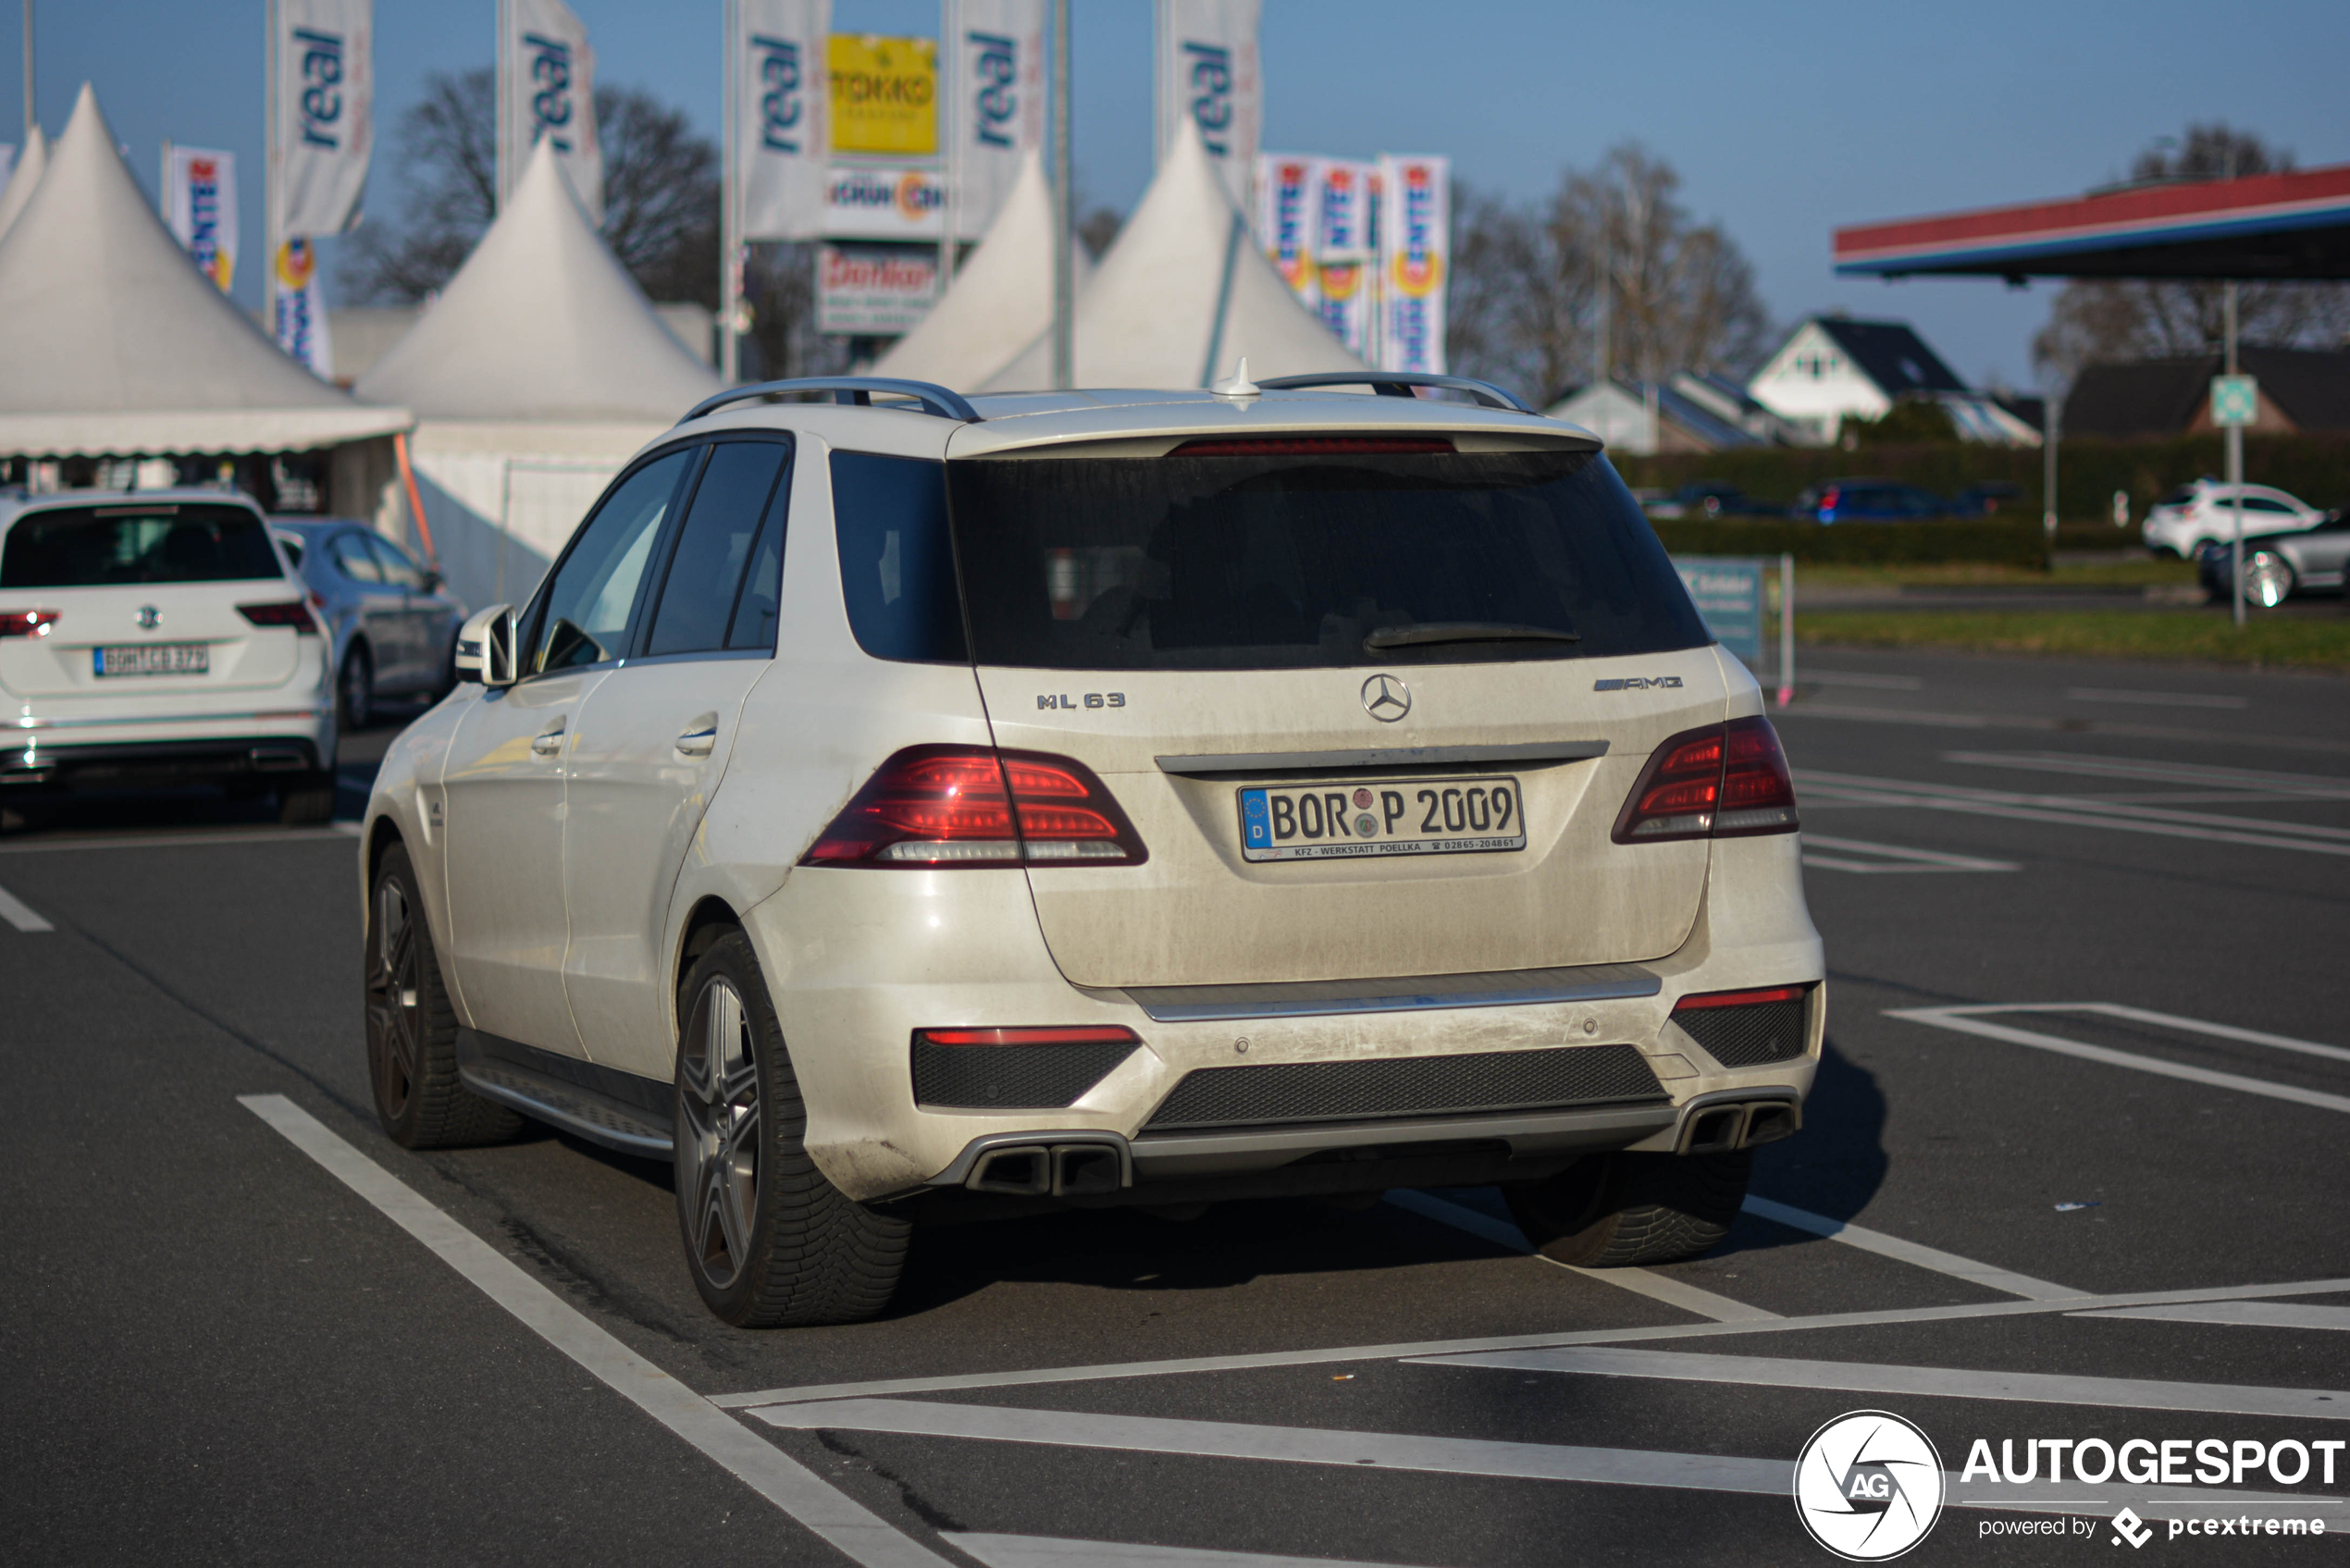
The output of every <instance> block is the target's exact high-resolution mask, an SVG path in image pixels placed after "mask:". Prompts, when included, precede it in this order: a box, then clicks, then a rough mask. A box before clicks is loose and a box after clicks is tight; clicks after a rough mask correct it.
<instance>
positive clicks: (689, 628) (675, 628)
mask: <svg viewBox="0 0 2350 1568" xmlns="http://www.w3.org/2000/svg"><path fill="white" fill-rule="evenodd" d="M790 457H791V449H790V448H789V447H786V446H785V445H784V444H783V443H782V442H780V441H721V442H719V443H717V444H716V445H715V446H714V447H712V448H711V453H710V463H709V465H708V466H707V467H705V468H703V470H702V475H701V483H700V484H699V485H697V486H696V487H695V488H694V500H693V504H692V506H691V507H690V508H688V510H687V511H686V525H685V526H684V527H683V528H681V529H679V530H678V534H677V548H676V549H675V550H674V551H672V552H671V554H670V558H669V574H668V575H667V576H666V577H665V578H663V579H662V586H661V603H660V606H659V608H657V609H656V610H655V611H653V629H652V636H651V637H650V638H649V640H648V641H647V643H646V645H645V651H646V653H648V654H657V653H700V652H704V651H707V650H710V649H714V648H724V647H726V646H727V643H726V627H727V623H728V622H729V621H731V620H732V619H733V616H734V613H735V599H736V595H737V593H738V592H739V591H740V589H741V587H742V585H743V567H744V564H745V563H746V562H748V561H749V559H750V556H751V547H752V544H753V543H754V542H755V541H756V540H757V538H758V537H759V534H760V525H761V521H762V520H763V519H764V518H765V517H766V515H767V512H768V508H769V504H770V501H771V499H773V498H774V497H776V496H777V495H778V494H779V492H780V490H781V488H782V487H781V486H780V484H779V483H778V481H780V480H781V479H782V478H783V475H784V471H785V467H786V466H787V465H788V462H789V459H790Z"/></svg>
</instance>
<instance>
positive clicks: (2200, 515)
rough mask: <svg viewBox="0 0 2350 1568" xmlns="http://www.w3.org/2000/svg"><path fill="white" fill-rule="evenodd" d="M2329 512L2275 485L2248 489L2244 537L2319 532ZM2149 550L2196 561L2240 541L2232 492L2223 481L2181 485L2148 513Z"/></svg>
mask: <svg viewBox="0 0 2350 1568" xmlns="http://www.w3.org/2000/svg"><path fill="white" fill-rule="evenodd" d="M2326 516H2327V513H2326V512H2323V511H2321V510H2319V508H2317V507H2314V506H2311V505H2310V504H2309V503H2308V502H2307V501H2305V500H2301V499H2300V498H2299V497H2297V496H2294V495H2291V494H2289V493H2287V492H2286V491H2283V490H2280V489H2278V488H2276V487H2274V486H2273V485H2246V486H2245V487H2244V531H2245V534H2247V535H2250V534H2277V533H2283V532H2287V531H2289V530H2293V529H2299V528H2314V527H2316V526H2317V525H2319V524H2320V523H2322V522H2324V521H2325V520H2326ZM2139 532H2140V535H2141V537H2144V538H2145V540H2146V548H2147V549H2150V550H2152V551H2153V552H2154V553H2155V554H2157V555H2175V556H2178V557H2180V558H2182V559H2183V560H2186V561H2193V560H2194V559H2195V552H2196V551H2198V550H2200V549H2202V548H2203V547H2204V546H2205V545H2207V544H2210V543H2213V542H2215V541H2216V542H2218V543H2220V544H2225V543H2227V542H2228V541H2229V540H2230V539H2232V538H2234V537H2235V534H2236V508H2235V504H2234V500H2233V498H2232V494H2231V492H2230V488H2229V487H2228V486H2227V485H2226V484H2225V483H2223V482H2222V481H2220V480H2218V479H2197V480H2195V482H2194V483H2193V484H2190V485H2182V486H2180V487H2179V488H2177V489H2175V490H2172V491H2171V493H2170V494H2169V495H2167V496H2164V497H2163V498H2162V499H2161V500H2158V501H2157V502H2155V503H2154V505H2153V506H2151V507H2149V508H2147V509H2146V523H2145V525H2143V527H2141V529H2140V530H2139Z"/></svg>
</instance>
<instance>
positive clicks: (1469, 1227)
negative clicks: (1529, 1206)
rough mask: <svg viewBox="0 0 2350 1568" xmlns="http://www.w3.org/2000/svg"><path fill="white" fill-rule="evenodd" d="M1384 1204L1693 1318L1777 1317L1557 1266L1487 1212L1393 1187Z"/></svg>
mask: <svg viewBox="0 0 2350 1568" xmlns="http://www.w3.org/2000/svg"><path fill="white" fill-rule="evenodd" d="M1387 1201H1388V1202H1389V1203H1390V1204H1393V1205H1394V1206H1395V1207H1397V1208H1399V1209H1402V1210H1404V1212H1405V1213H1407V1214H1416V1215H1418V1216H1420V1217H1421V1218H1423V1219H1432V1220H1434V1221H1436V1223H1438V1224H1439V1225H1449V1226H1451V1227H1453V1228H1454V1229H1455V1230H1465V1231H1466V1232H1468V1233H1469V1234H1470V1235H1472V1236H1475V1237H1478V1239H1480V1240H1482V1241H1490V1242H1492V1243H1493V1244H1494V1245H1495V1246H1497V1247H1507V1248H1508V1249H1509V1250H1510V1251H1512V1252H1514V1253H1533V1255H1534V1256H1536V1257H1538V1258H1541V1259H1542V1261H1543V1262H1544V1263H1547V1264H1549V1265H1550V1266H1552V1267H1553V1268H1564V1269H1565V1270H1566V1271H1567V1272H1568V1273H1570V1274H1579V1275H1581V1276H1583V1277H1584V1278H1586V1279H1596V1280H1599V1281H1600V1282H1601V1283H1602V1284H1604V1285H1614V1286H1615V1287H1616V1288H1617V1289H1618V1290H1630V1291H1632V1292H1633V1293H1634V1294H1636V1295H1642V1296H1646V1297H1648V1298H1649V1299H1650V1300H1651V1301H1658V1302H1663V1303H1664V1304H1665V1305H1667V1306H1674V1307H1678V1308H1680V1309H1681V1310H1682V1311H1683V1312H1686V1313H1688V1314H1691V1315H1694V1316H1698V1317H1710V1318H1712V1319H1713V1321H1714V1322H1716V1323H1754V1322H1760V1321H1762V1319H1764V1318H1775V1317H1777V1316H1778V1314H1777V1313H1775V1312H1765V1311H1763V1310H1762V1308H1761V1307H1755V1306H1749V1305H1747V1304H1746V1303H1744V1302H1734V1301H1732V1300H1731V1299H1730V1298H1729V1297H1727V1296H1717V1295H1715V1294H1714V1293H1713V1291H1711V1290H1704V1289H1701V1287H1699V1286H1696V1285H1691V1284H1689V1283H1688V1282H1687V1281H1685V1280H1680V1279H1675V1278H1670V1277H1668V1276H1666V1275H1663V1274H1654V1273H1651V1272H1650V1271H1649V1270H1648V1269H1645V1268H1577V1266H1575V1265H1573V1264H1568V1263H1560V1262H1559V1261H1558V1260H1557V1259H1555V1258H1545V1257H1542V1254H1541V1253H1537V1252H1535V1251H1534V1249H1533V1247H1532V1246H1530V1245H1529V1244H1528V1243H1527V1240H1526V1236H1525V1234H1524V1233H1523V1232H1522V1231H1520V1230H1519V1229H1518V1228H1517V1227H1516V1226H1515V1225H1512V1224H1511V1223H1510V1222H1509V1221H1507V1220H1505V1219H1496V1218H1494V1217H1493V1216H1491V1215H1490V1214H1479V1213H1478V1212H1477V1211H1476V1210H1475V1209H1472V1208H1467V1207H1465V1206H1463V1205H1462V1204H1448V1203H1446V1202H1445V1201H1444V1200H1443V1199H1441V1198H1435V1197H1430V1196H1429V1194H1428V1193H1426V1192H1421V1191H1414V1190H1411V1189H1408V1188H1398V1189H1397V1190H1396V1191H1392V1192H1390V1193H1389V1194H1388V1195H1387Z"/></svg>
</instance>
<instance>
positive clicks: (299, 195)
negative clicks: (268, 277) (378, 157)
mask: <svg viewBox="0 0 2350 1568" xmlns="http://www.w3.org/2000/svg"><path fill="white" fill-rule="evenodd" d="M269 14H270V22H269V27H270V32H269V46H270V53H271V56H272V60H271V68H272V70H273V72H274V75H275V80H272V81H271V83H270V96H271V101H272V102H271V114H270V121H271V136H270V142H271V144H270V148H269V157H270V158H271V160H272V161H273V162H274V163H275V164H276V166H277V167H276V171H275V172H276V174H277V177H278V179H277V201H278V210H277V212H276V213H275V214H274V215H272V216H273V218H274V220H275V221H274V224H273V232H275V233H278V234H301V235H312V234H341V233H344V232H347V231H348V230H350V229H353V228H358V227H359V202H360V196H361V193H362V192H364V191H365V190H366V187H367V160H368V158H369V157H370V156H371V155H372V154H374V152H375V146H376V137H375V130H374V118H373V117H374V111H375V96H376V89H375V56H374V43H375V39H374V34H375V3H374V0H272V4H271V5H270V7H269Z"/></svg>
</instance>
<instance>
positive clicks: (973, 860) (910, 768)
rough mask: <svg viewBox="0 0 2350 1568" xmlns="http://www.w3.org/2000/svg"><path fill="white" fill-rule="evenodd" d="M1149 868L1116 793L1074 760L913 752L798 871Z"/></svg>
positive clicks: (988, 751) (947, 749)
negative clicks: (1025, 864)
mask: <svg viewBox="0 0 2350 1568" xmlns="http://www.w3.org/2000/svg"><path fill="white" fill-rule="evenodd" d="M1015 807H1017V811H1015ZM1147 858H1149V852H1148V851H1147V850H1145V849H1144V847H1143V841H1142V839H1141V837H1140V836H1139V835H1138V834H1137V833H1135V832H1134V829H1133V825H1132V823H1130V822H1129V821H1127V820H1126V813H1125V812H1123V811H1121V810H1119V806H1118V802H1117V801H1116V800H1114V799H1112V798H1111V797H1110V793H1109V790H1108V789H1107V787H1106V786H1105V785H1104V784H1102V781H1101V780H1100V779H1098V778H1096V777H1095V775H1094V772H1093V770H1092V769H1090V768H1088V767H1086V766H1085V765H1084V764H1083V763H1082V762H1079V761H1077V760H1076V759H1073V758H1068V757H1056V756H1052V755H1050V754H1048V753H1045V752H1041V751H996V750H994V749H992V748H990V747H983V746H911V747H907V748H906V749H905V750H903V751H901V752H899V753H897V756H895V757H892V758H891V759H889V760H888V761H886V762H884V763H883V764H882V765H881V766H880V767H879V768H877V769H875V770H874V772H873V776H872V778H870V779H868V780H866V781H865V786H864V788H862V789H860V790H859V791H858V792H857V795H856V796H855V798H853V799H851V800H850V801H849V803H848V804H847V806H846V807H844V808H842V809H841V812H840V815H838V816H837V817H835V818H834V819H833V820H832V822H831V823H830V824H829V825H828V826H827V827H826V828H825V829H824V831H823V833H819V834H817V836H816V842H815V843H814V844H812V845H810V846H809V848H808V852H807V853H806V854H805V855H803V856H801V857H800V859H799V863H800V864H801V865H803V866H879V867H897V868H907V869H935V870H944V869H946V868H948V867H953V866H1012V865H1019V864H1020V863H1021V862H1022V861H1026V862H1028V863H1029V864H1032V865H1037V864H1056V865H1088V864H1103V865H1124V866H1139V865H1141V864H1142V863H1143V862H1144V860H1145V859H1147Z"/></svg>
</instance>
